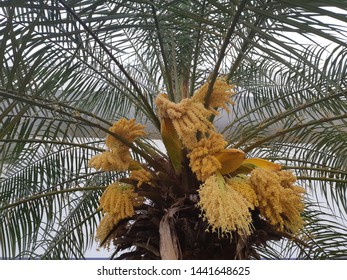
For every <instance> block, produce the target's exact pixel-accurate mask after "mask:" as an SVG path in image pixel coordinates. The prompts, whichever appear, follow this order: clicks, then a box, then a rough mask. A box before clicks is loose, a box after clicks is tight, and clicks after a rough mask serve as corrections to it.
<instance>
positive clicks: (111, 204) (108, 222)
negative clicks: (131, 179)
mask: <svg viewBox="0 0 347 280" xmlns="http://www.w3.org/2000/svg"><path fill="white" fill-rule="evenodd" d="M137 198H138V197H137V194H136V193H135V192H134V188H133V187H132V186H131V185H128V184H123V183H118V182H117V183H113V184H111V185H109V186H108V187H107V188H106V190H105V191H104V193H103V194H102V196H101V198H100V200H99V203H100V209H102V212H103V213H104V214H105V215H104V217H103V218H102V220H101V221H100V224H99V226H98V228H97V231H96V237H97V239H99V240H101V241H103V240H104V239H105V238H106V236H107V235H108V234H109V232H110V231H111V230H112V229H113V227H114V225H116V224H117V223H118V222H119V221H120V220H122V219H124V218H128V217H132V216H133V215H134V213H135V211H134V205H137V204H138V200H137Z"/></svg>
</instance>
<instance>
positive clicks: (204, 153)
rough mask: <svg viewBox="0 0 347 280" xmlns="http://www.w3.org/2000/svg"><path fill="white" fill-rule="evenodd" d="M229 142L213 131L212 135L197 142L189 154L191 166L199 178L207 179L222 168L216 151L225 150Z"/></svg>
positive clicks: (201, 179)
mask: <svg viewBox="0 0 347 280" xmlns="http://www.w3.org/2000/svg"><path fill="white" fill-rule="evenodd" d="M226 144H227V142H226V141H225V140H224V138H223V136H222V135H221V134H219V133H212V134H211V135H210V137H208V138H203V139H201V140H200V141H199V142H197V143H196V144H195V145H194V146H193V147H192V148H193V149H192V150H191V151H190V153H189V154H188V158H189V160H190V163H189V166H190V168H191V170H192V171H193V172H194V173H195V174H196V176H197V178H198V180H200V181H205V180H206V179H207V178H208V177H210V176H211V175H212V174H214V173H215V172H216V171H217V170H219V169H221V168H222V164H221V163H220V162H219V160H218V158H217V157H216V153H217V152H219V151H221V150H223V149H224V147H225V146H226Z"/></svg>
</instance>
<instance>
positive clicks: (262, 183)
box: [250, 168, 305, 233]
mask: <svg viewBox="0 0 347 280" xmlns="http://www.w3.org/2000/svg"><path fill="white" fill-rule="evenodd" d="M250 180H251V184H252V186H253V189H254V191H255V193H256V194H257V197H258V201H259V206H258V208H259V211H260V214H261V215H262V216H264V217H265V218H266V219H267V220H268V221H269V222H270V223H271V224H272V225H274V226H275V227H276V228H277V229H279V230H286V231H288V232H292V233H297V232H298V230H299V229H300V228H301V227H302V225H303V221H302V218H301V215H300V213H301V212H302V211H303V210H304V202H303V198H302V195H303V193H304V192H305V191H304V189H303V188H301V187H298V186H294V185H293V184H294V182H295V181H296V177H295V176H294V175H293V174H292V173H290V172H287V171H270V170H266V169H261V168H256V169H254V170H253V171H252V173H251V177H250Z"/></svg>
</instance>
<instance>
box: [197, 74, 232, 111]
mask: <svg viewBox="0 0 347 280" xmlns="http://www.w3.org/2000/svg"><path fill="white" fill-rule="evenodd" d="M208 87H209V83H205V84H203V85H202V86H201V87H200V88H199V89H198V90H197V91H196V92H195V93H194V96H193V97H192V100H193V101H197V102H200V103H204V101H205V97H206V94H207V90H208ZM234 87H235V86H234V85H229V84H228V83H227V82H226V81H225V80H224V79H221V78H219V79H217V80H216V82H215V83H214V85H213V90H212V93H211V97H210V101H209V104H208V106H209V109H210V110H211V111H212V112H213V113H214V114H217V111H215V110H214V108H223V109H225V110H226V111H227V112H229V108H228V104H232V105H233V104H234V102H233V101H232V100H231V99H230V98H231V96H232V95H234V94H235V92H234V90H233V88H234Z"/></svg>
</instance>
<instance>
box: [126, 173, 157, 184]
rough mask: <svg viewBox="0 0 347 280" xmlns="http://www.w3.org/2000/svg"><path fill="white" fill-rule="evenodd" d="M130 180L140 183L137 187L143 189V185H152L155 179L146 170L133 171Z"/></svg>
mask: <svg viewBox="0 0 347 280" xmlns="http://www.w3.org/2000/svg"><path fill="white" fill-rule="evenodd" d="M129 178H130V179H132V180H136V181H138V183H137V187H141V185H142V184H143V183H150V181H151V180H152V179H153V176H152V174H151V172H149V171H147V170H145V169H139V170H133V171H131V174H130V177H129Z"/></svg>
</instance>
